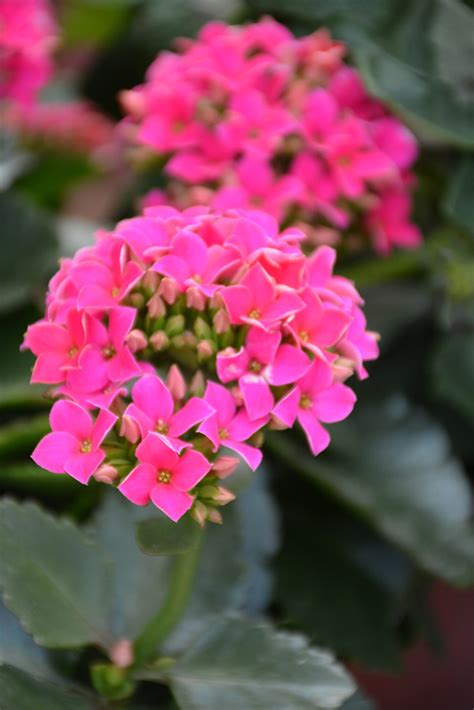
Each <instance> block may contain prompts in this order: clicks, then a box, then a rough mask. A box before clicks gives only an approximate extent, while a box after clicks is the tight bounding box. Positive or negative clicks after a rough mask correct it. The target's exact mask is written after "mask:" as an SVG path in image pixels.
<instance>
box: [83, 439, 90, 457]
mask: <svg viewBox="0 0 474 710" xmlns="http://www.w3.org/2000/svg"><path fill="white" fill-rule="evenodd" d="M91 451H92V441H91V440H90V439H84V441H83V442H82V444H81V452H82V453H83V454H90V452H91Z"/></svg>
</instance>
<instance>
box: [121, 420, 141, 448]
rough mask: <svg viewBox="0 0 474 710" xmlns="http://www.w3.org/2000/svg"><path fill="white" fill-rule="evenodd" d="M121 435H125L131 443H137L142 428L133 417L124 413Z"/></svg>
mask: <svg viewBox="0 0 474 710" xmlns="http://www.w3.org/2000/svg"><path fill="white" fill-rule="evenodd" d="M120 436H124V437H125V438H126V439H127V440H128V441H129V442H130V443H131V444H135V443H136V442H137V441H138V439H139V438H140V428H139V426H138V424H137V422H136V421H135V419H132V417H129V416H128V414H124V415H123V417H122V423H121V424H120Z"/></svg>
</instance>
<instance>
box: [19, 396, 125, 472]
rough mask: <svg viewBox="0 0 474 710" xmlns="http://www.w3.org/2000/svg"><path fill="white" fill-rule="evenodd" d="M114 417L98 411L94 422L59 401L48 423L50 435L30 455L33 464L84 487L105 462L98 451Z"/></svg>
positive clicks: (75, 406)
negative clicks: (66, 475) (66, 474)
mask: <svg viewBox="0 0 474 710" xmlns="http://www.w3.org/2000/svg"><path fill="white" fill-rule="evenodd" d="M116 420H117V417H116V416H115V415H114V414H112V413H111V412H109V411H107V410H105V409H101V410H100V412H99V415H98V417H97V419H96V420H95V421H94V420H93V419H92V417H91V415H90V414H89V412H87V410H85V409H84V408H83V407H81V406H79V405H78V404H76V403H75V402H69V401H67V400H60V401H59V402H56V403H55V404H54V405H53V408H52V410H51V414H50V417H49V421H50V424H51V429H52V432H51V433H50V434H46V436H45V437H43V439H41V441H40V442H39V444H38V446H37V447H36V448H35V450H34V451H33V453H32V455H31V457H32V459H33V461H34V462H35V463H36V464H38V466H41V467H42V468H44V469H46V470H47V471H51V473H68V474H69V475H70V476H72V477H73V478H75V479H76V480H77V481H80V482H81V483H87V482H88V481H89V479H90V477H91V476H92V474H93V473H94V471H96V469H97V468H98V467H99V466H100V464H101V463H102V462H103V460H104V459H105V453H104V451H102V449H101V448H100V445H101V444H102V442H103V440H104V439H105V437H106V436H107V434H108V433H109V431H110V430H111V429H112V427H113V425H114V424H115V422H116Z"/></svg>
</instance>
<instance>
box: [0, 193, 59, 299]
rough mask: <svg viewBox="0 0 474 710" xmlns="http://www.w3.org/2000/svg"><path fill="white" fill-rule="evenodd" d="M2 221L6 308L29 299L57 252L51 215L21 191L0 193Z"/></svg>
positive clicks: (0, 280) (1, 286)
mask: <svg viewBox="0 0 474 710" xmlns="http://www.w3.org/2000/svg"><path fill="white" fill-rule="evenodd" d="M0 224H1V225H2V259H1V261H0V310H2V311H6V310H9V309H11V308H13V307H15V306H17V305H18V304H21V303H23V302H25V301H27V300H28V299H29V297H30V296H31V293H32V292H33V291H34V289H35V287H37V286H39V285H41V284H42V283H43V282H44V278H45V276H46V275H47V273H48V272H49V270H50V269H52V267H53V266H54V263H55V260H56V256H57V252H56V238H55V235H54V230H53V228H52V225H51V223H50V221H49V219H48V217H47V216H46V215H45V214H44V213H43V212H41V211H40V210H39V209H37V208H36V207H35V206H34V205H32V204H31V203H30V202H28V200H26V199H25V198H24V197H21V196H20V195H17V194H14V193H12V192H4V193H0Z"/></svg>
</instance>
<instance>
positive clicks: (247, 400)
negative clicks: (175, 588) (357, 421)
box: [24, 207, 378, 523]
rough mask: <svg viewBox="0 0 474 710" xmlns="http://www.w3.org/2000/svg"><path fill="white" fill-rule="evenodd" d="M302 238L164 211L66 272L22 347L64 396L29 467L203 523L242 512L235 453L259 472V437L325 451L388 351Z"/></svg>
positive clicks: (261, 224) (127, 225)
mask: <svg viewBox="0 0 474 710" xmlns="http://www.w3.org/2000/svg"><path fill="white" fill-rule="evenodd" d="M303 239H304V234H303V233H302V232H301V231H299V230H297V229H296V228H292V229H286V230H284V231H283V232H281V233H279V231H278V227H277V223H276V221H275V220H274V219H273V218H271V217H269V216H268V215H267V214H265V213H262V212H249V211H238V210H233V211H232V210H229V211H227V212H215V211H212V210H209V208H206V207H201V208H197V207H196V208H190V209H188V210H185V211H183V212H179V211H177V210H176V209H173V208H170V207H154V208H149V209H147V210H146V211H145V214H144V215H143V216H139V217H136V218H132V219H128V220H124V221H122V222H120V223H119V224H118V225H117V227H116V229H115V230H114V231H113V232H110V233H109V232H104V231H102V232H99V233H98V234H97V239H96V243H95V245H94V246H92V247H87V248H84V249H82V250H80V251H79V252H77V254H76V255H75V257H74V258H73V259H66V260H64V261H62V263H61V267H60V270H59V272H58V273H57V274H56V275H55V276H54V277H53V279H52V280H51V282H50V288H49V293H48V296H47V308H46V317H45V318H44V319H43V320H41V321H39V322H37V323H35V324H34V325H32V326H30V327H29V328H28V331H27V333H26V336H25V341H24V348H28V349H30V350H32V351H33V353H34V354H35V355H36V356H37V360H36V364H35V366H34V369H33V375H32V381H33V382H42V383H46V384H49V385H51V386H52V390H51V393H52V395H53V396H54V397H57V398H59V400H58V401H56V403H55V404H54V405H53V408H52V410H51V417H50V423H51V429H52V432H51V433H50V434H47V435H46V436H45V437H44V438H43V439H42V440H41V441H40V443H39V444H38V446H37V447H36V449H35V451H34V453H33V459H34V460H35V462H36V463H38V464H39V465H40V466H42V467H43V468H45V469H47V470H49V471H52V472H53V473H67V474H69V475H70V476H72V477H74V478H75V479H77V480H78V481H80V482H81V483H84V484H86V483H87V482H88V481H89V480H90V478H91V477H92V476H94V477H95V478H96V479H98V480H99V481H103V482H106V483H110V484H113V485H114V486H117V487H118V489H119V490H120V491H121V493H122V494H123V495H124V496H125V497H127V498H128V499H129V500H131V501H132V502H133V503H135V504H137V505H146V504H147V503H149V502H150V501H152V502H153V503H154V504H155V505H156V506H157V507H158V508H160V509H161V510H162V511H163V512H165V513H166V515H168V516H169V517H170V518H171V519H172V520H174V521H177V520H179V519H180V518H181V517H182V516H183V515H184V514H185V513H186V512H187V511H191V515H192V516H193V517H194V518H195V519H196V520H197V521H198V522H200V523H203V522H204V521H205V520H206V519H209V520H211V521H219V520H220V515H219V512H218V510H217V508H218V506H220V505H224V504H226V503H228V502H229V501H230V500H232V498H233V495H232V494H231V493H230V492H229V491H228V490H227V489H226V488H224V487H223V486H222V485H221V479H223V478H225V477H226V476H228V475H229V474H230V473H231V472H232V471H233V469H234V468H235V466H236V464H237V463H238V459H237V458H235V457H234V456H229V455H228V453H226V452H227V450H230V451H231V452H235V453H237V454H238V456H239V457H241V458H242V459H243V460H244V461H245V462H246V463H247V464H248V465H249V466H250V467H251V468H252V469H253V470H255V469H256V468H257V467H258V466H259V464H260V463H261V460H262V453H261V450H260V448H261V446H262V443H263V433H264V431H265V430H266V429H268V428H273V429H284V428H287V427H291V426H293V424H294V423H295V421H296V420H298V422H299V423H300V425H301V426H302V428H303V430H304V432H305V434H306V437H307V440H308V444H309V447H310V449H311V451H312V453H313V454H314V455H317V454H319V453H320V452H321V451H323V450H324V449H325V448H326V447H327V446H328V444H329V440H330V437H329V434H328V432H327V430H326V429H325V427H324V426H323V424H324V423H331V422H337V421H340V420H342V419H344V418H346V417H347V416H348V415H349V414H350V412H351V411H352V408H353V406H354V403H355V395H354V393H353V391H352V389H350V388H349V387H348V386H347V385H346V384H344V382H345V380H346V379H347V378H348V377H349V376H350V375H352V373H353V372H354V371H356V372H357V374H358V375H359V377H361V378H364V377H365V376H366V374H367V373H366V370H365V368H364V362H365V361H366V360H371V359H373V358H375V357H377V354H378V350H377V343H376V336H375V335H374V334H373V333H370V332H368V331H367V330H366V324H365V318H364V315H363V313H362V310H361V304H362V301H361V298H360V296H359V294H358V293H357V291H356V289H355V287H354V286H353V284H352V283H351V282H350V281H348V280H347V279H345V278H343V277H340V276H334V275H333V267H334V261H335V252H334V250H333V249H332V248H330V247H327V246H324V247H320V248H319V249H317V250H316V251H315V252H314V254H313V255H312V256H310V257H307V256H305V254H304V253H303V252H302V250H301V247H300V243H301V241H302V240H303ZM163 377H166V383H165V381H164V380H163Z"/></svg>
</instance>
